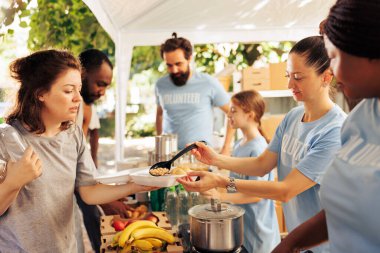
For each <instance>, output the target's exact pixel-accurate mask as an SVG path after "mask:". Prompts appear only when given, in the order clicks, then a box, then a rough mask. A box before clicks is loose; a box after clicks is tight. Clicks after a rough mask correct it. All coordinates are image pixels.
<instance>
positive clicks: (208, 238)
mask: <svg viewBox="0 0 380 253" xmlns="http://www.w3.org/2000/svg"><path fill="white" fill-rule="evenodd" d="M244 213H245V210H244V209H243V208H241V207H239V206H235V205H230V204H227V203H220V202H219V201H215V200H211V204H204V205H197V206H193V207H192V208H190V209H189V216H190V240H191V244H192V245H193V246H194V247H195V248H196V249H197V250H198V251H200V252H229V251H235V250H236V249H238V248H239V247H241V246H242V245H243V238H244V237H243V233H244V232H243V229H244V223H243V215H244Z"/></svg>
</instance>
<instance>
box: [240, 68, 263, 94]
mask: <svg viewBox="0 0 380 253" xmlns="http://www.w3.org/2000/svg"><path fill="white" fill-rule="evenodd" d="M241 81H242V90H252V89H254V90H269V89H270V75H269V68H253V67H248V68H246V69H243V73H242V79H241Z"/></svg>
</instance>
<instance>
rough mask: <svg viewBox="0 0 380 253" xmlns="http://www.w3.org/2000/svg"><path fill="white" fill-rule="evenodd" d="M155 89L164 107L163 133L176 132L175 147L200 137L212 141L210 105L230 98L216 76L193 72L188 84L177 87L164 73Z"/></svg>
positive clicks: (211, 110) (181, 146) (221, 103)
mask: <svg viewBox="0 0 380 253" xmlns="http://www.w3.org/2000/svg"><path fill="white" fill-rule="evenodd" d="M155 92H156V98H157V104H158V105H160V106H161V107H162V109H163V132H164V133H174V134H178V148H180V149H182V148H184V147H185V145H186V144H188V143H191V142H194V141H199V140H205V141H206V142H207V143H211V140H212V131H213V107H219V106H223V105H225V104H227V103H229V99H230V98H229V96H228V94H227V93H226V92H225V91H224V89H223V86H222V85H221V84H220V83H219V82H218V80H217V79H216V78H214V77H212V76H210V75H208V74H203V73H198V72H195V71H194V72H193V74H192V76H191V77H190V79H189V80H188V81H187V83H186V84H185V85H184V86H180V87H178V86H176V85H174V84H173V82H172V80H171V79H170V76H169V75H167V76H164V77H163V78H160V79H159V80H158V81H157V84H156V89H155Z"/></svg>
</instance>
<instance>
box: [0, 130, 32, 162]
mask: <svg viewBox="0 0 380 253" xmlns="http://www.w3.org/2000/svg"><path fill="white" fill-rule="evenodd" d="M0 140H1V144H2V145H3V146H4V147H6V151H7V154H5V155H7V156H8V157H6V158H7V159H11V160H13V161H17V160H19V159H20V158H21V157H22V156H23V154H24V152H25V150H26V147H27V145H26V144H25V142H24V141H23V140H22V138H21V136H20V134H19V133H18V131H17V130H16V129H15V128H14V127H12V126H11V125H8V124H0Z"/></svg>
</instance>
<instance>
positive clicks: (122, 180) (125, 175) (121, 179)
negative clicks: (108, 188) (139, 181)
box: [95, 167, 147, 184]
mask: <svg viewBox="0 0 380 253" xmlns="http://www.w3.org/2000/svg"><path fill="white" fill-rule="evenodd" d="M146 169H147V168H146V167H145V168H133V169H127V170H122V171H118V172H116V173H112V174H106V175H100V176H96V177H95V180H96V181H97V182H99V183H102V184H126V183H128V182H129V181H131V176H130V174H131V173H134V172H136V171H141V170H146Z"/></svg>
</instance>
